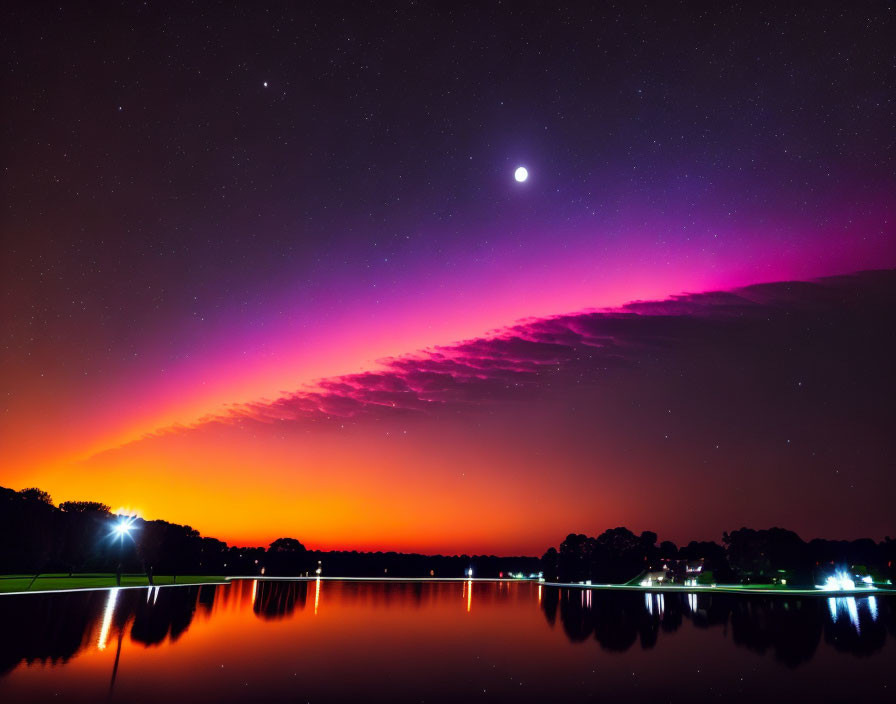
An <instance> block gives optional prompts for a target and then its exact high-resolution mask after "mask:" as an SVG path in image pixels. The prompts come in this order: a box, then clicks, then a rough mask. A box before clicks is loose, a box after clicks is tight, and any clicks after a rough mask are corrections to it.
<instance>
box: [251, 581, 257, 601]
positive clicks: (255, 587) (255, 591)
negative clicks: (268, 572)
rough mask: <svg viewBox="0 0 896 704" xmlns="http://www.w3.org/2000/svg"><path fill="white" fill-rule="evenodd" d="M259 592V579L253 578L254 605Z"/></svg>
mask: <svg viewBox="0 0 896 704" xmlns="http://www.w3.org/2000/svg"><path fill="white" fill-rule="evenodd" d="M256 594H258V580H257V579H253V580H252V606H255V595H256Z"/></svg>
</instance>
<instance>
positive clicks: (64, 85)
mask: <svg viewBox="0 0 896 704" xmlns="http://www.w3.org/2000/svg"><path fill="white" fill-rule="evenodd" d="M315 5H316V6H315ZM3 27H4V30H3V38H2V52H3V55H4V59H5V60H4V62H3V66H4V70H3V74H2V75H3V86H2V120H0V135H2V138H0V165H2V189H3V196H4V197H3V210H2V221H0V225H2V238H3V249H2V258H0V320H2V327H0V331H2V338H0V339H2V344H0V393H2V400H3V403H2V408H0V412H2V416H0V419H2V420H0V484H3V485H5V486H10V487H12V488H15V489H21V488H23V487H26V486H39V487H41V488H44V489H46V490H48V491H49V492H50V493H51V494H52V495H53V498H54V499H55V500H56V501H64V500H69V499H92V500H100V501H104V502H106V503H108V504H110V505H111V506H112V507H113V508H118V507H126V508H131V509H135V510H138V511H139V512H140V513H141V514H142V515H144V516H145V517H147V518H165V519H168V520H172V521H177V522H183V523H189V524H191V525H193V526H194V527H196V528H198V529H199V530H200V531H202V532H203V534H206V535H213V536H215V537H218V538H222V539H225V540H228V541H229V542H235V543H240V544H263V543H267V542H270V541H271V540H272V539H274V538H276V537H279V536H282V535H291V536H294V537H297V538H299V539H301V540H302V541H303V542H305V544H306V545H308V546H309V547H315V548H331V547H341V548H349V549H351V548H357V549H406V550H409V549H413V550H421V551H427V552H489V553H497V554H509V553H514V552H526V553H530V554H540V553H541V552H542V551H543V550H544V548H545V547H547V546H548V545H550V544H556V543H557V542H558V541H559V540H560V539H562V537H563V536H565V535H566V534H567V533H569V532H570V531H577V532H586V533H590V534H595V533H597V532H600V531H602V530H603V529H605V528H607V527H611V526H615V525H626V526H628V527H629V528H631V529H633V530H637V531H640V530H645V529H650V530H654V531H656V532H658V533H659V534H660V538H661V539H666V538H668V539H672V540H676V541H685V540H689V539H692V538H698V539H716V540H718V539H719V538H720V536H721V533H722V531H723V530H731V529H733V528H737V527H740V526H741V525H745V524H746V525H749V526H752V527H756V528H761V527H768V526H771V525H780V526H783V527H788V528H791V529H794V530H796V531H798V532H800V534H801V535H802V537H804V538H806V539H809V538H812V537H816V536H824V537H831V538H840V537H842V538H854V537H859V536H866V535H867V536H870V537H873V538H876V539H880V538H882V537H883V536H884V535H885V534H890V535H893V528H894V526H893V521H892V508H891V507H892V505H893V503H896V484H894V482H893V480H892V476H893V472H894V470H896V440H894V436H893V428H894V427H896V412H894V405H893V399H894V398H896V384H894V381H893V376H894V375H893V371H892V366H893V363H892V360H893V359H896V332H894V330H896V317H894V314H893V310H894V305H896V273H894V271H893V268H894V267H896V227H894V217H896V213H894V204H896V197H894V193H896V169H894V156H893V148H894V147H893V140H894V122H896V121H894V95H896V90H894V89H896V80H894V74H896V70H894V63H893V52H892V45H891V43H890V40H891V39H892V37H893V36H894V34H896V32H894V22H893V9H892V7H891V6H889V5H888V4H887V3H870V2H869V3H839V4H832V5H825V4H824V3H807V4H805V5H801V4H797V3H780V4H778V5H774V4H770V5H763V4H761V3H744V4H740V3H732V4H729V3H719V4H698V3H673V2H664V3H655V4H651V3H647V4H646V5H634V4H630V3H618V4H606V3H601V4H595V6H593V7H588V6H587V4H586V3H574V4H570V5H556V6H548V5H547V4H534V3H533V4H528V3H502V4H498V3H485V2H481V3H470V4H460V3H424V2H420V3H393V2H381V3H376V4H369V5H368V4H362V3H337V2H328V3H314V4H313V3H250V2H246V3H239V4H231V3H143V2H123V3H109V4H105V3H90V4H87V3H72V4H67V3H63V4H62V7H60V6H59V4H58V3H57V4H56V5H49V4H43V3H18V6H17V7H11V8H6V9H5V10H4V17H3ZM519 166H525V167H526V169H528V172H529V178H528V180H526V181H525V182H522V183H520V182H517V181H516V180H515V179H514V171H515V169H516V168H517V167H519ZM632 302H636V303H632Z"/></svg>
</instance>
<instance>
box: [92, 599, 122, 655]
mask: <svg viewBox="0 0 896 704" xmlns="http://www.w3.org/2000/svg"><path fill="white" fill-rule="evenodd" d="M117 600H118V587H115V588H114V589H110V590H109V597H108V598H107V599H106V610H105V611H104V612H103V625H102V626H101V627H100V637H99V640H97V642H96V647H97V649H98V650H105V649H106V641H107V640H108V639H109V629H110V628H111V627H112V614H114V613H115V602H116V601H117Z"/></svg>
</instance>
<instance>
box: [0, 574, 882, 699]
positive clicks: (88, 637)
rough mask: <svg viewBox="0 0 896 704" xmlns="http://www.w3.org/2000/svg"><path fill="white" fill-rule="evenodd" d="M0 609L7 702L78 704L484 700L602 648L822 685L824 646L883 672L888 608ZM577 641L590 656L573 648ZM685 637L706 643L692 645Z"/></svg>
mask: <svg viewBox="0 0 896 704" xmlns="http://www.w3.org/2000/svg"><path fill="white" fill-rule="evenodd" d="M474 590H475V592H476V604H477V608H476V609H473V608H472V606H473V592H474ZM461 615H463V616H464V618H459V616H461ZM0 616H2V617H3V620H4V623H5V624H6V625H7V629H8V632H9V636H10V637H7V638H5V639H4V641H3V651H2V659H0V672H3V671H8V672H7V674H6V675H0V693H2V694H3V695H4V696H8V698H9V700H14V701H43V700H45V699H46V698H49V697H51V696H53V694H54V693H57V692H59V693H63V694H67V696H68V697H69V699H74V700H79V699H89V698H91V697H101V696H105V695H106V693H107V692H108V691H109V688H110V686H111V687H112V689H113V693H114V697H113V698H114V700H119V701H136V700H140V699H141V698H145V697H147V696H153V697H155V696H159V697H163V696H166V695H169V696H170V694H171V693H170V692H165V690H164V685H163V684H161V683H162V682H177V683H179V684H178V687H179V689H178V692H177V694H180V695H183V696H185V697H186V698H187V699H189V700H190V701H202V700H203V698H204V697H205V698H207V699H208V700H209V701H212V700H214V701H227V700H229V699H236V698H237V694H241V693H244V692H246V691H249V692H251V696H253V697H259V698H265V697H269V698H277V697H279V696H282V695H283V692H285V691H286V692H292V691H296V692H302V694H303V696H307V697H313V696H314V695H317V696H316V697H314V698H321V697H324V698H326V697H325V696H324V695H325V694H326V693H327V692H331V691H338V692H339V693H340V694H341V695H343V696H345V695H346V693H348V694H351V695H352V696H358V697H363V696H364V694H363V683H365V682H370V681H376V680H377V678H381V679H382V678H386V679H388V678H389V677H392V676H395V677H397V676H399V671H400V673H401V674H400V677H401V678H402V686H403V687H404V688H405V689H404V690H403V691H421V692H422V691H432V688H433V687H436V689H437V690H438V691H444V692H452V693H453V694H452V696H458V697H463V696H471V691H467V690H465V689H463V687H464V686H465V685H464V682H472V681H474V680H475V681H477V682H485V683H486V686H485V688H486V689H489V688H491V689H492V690H493V691H495V692H496V693H497V694H496V698H497V696H498V695H499V694H500V695H501V696H504V695H507V696H509V695H510V694H514V695H516V696H518V695H519V692H524V693H526V696H528V694H530V693H532V692H541V693H549V692H551V691H553V689H552V688H553V687H554V686H555V684H556V678H557V677H558V675H557V673H566V674H565V676H566V677H569V678H571V679H570V681H575V682H581V681H583V680H582V677H583V675H582V672H590V671H591V669H592V668H593V666H594V658H595V657H598V658H600V657H601V656H600V655H599V653H600V652H602V651H611V652H624V653H626V658H625V661H624V662H623V661H620V662H619V663H618V664H614V663H615V661H612V660H605V659H601V668H602V672H603V673H604V675H605V676H606V677H607V678H608V681H613V680H614V678H616V677H618V678H619V686H623V685H624V682H625V680H624V670H625V669H626V668H627V667H637V663H638V662H640V660H641V659H642V658H643V657H646V656H647V653H648V651H654V650H655V651H656V654H655V655H650V657H657V658H660V659H662V661H663V662H668V663H670V664H671V663H677V666H678V667H681V668H684V669H687V668H688V667H690V665H689V663H690V659H691V658H693V657H697V655H696V653H697V652H702V653H703V655H701V656H700V657H702V658H705V657H706V653H707V652H712V653H715V654H716V655H717V656H718V658H719V662H718V664H717V665H718V668H719V674H718V677H719V678H723V676H724V673H726V672H727V673H729V674H730V673H731V671H732V668H736V667H739V664H738V663H741V661H742V660H743V658H744V657H745V655H744V652H746V653H753V654H751V655H749V658H750V659H749V660H748V663H747V664H748V666H749V667H758V668H766V669H767V668H769V667H771V668H775V667H780V665H781V664H784V665H786V666H788V667H796V666H799V667H800V668H806V674H807V676H808V673H810V672H811V673H812V676H813V677H821V678H822V681H823V680H824V678H825V677H826V676H832V675H826V674H825V673H824V668H821V669H819V667H820V666H819V664H818V663H819V662H824V663H826V665H825V666H824V667H828V668H830V667H831V666H832V664H833V665H835V666H836V667H834V668H833V670H831V672H835V671H837V668H847V670H848V668H849V667H852V665H850V663H854V662H855V661H854V660H848V661H843V660H841V659H837V660H831V657H832V656H833V655H834V654H835V653H837V652H844V653H863V654H866V655H869V656H872V655H874V656H875V658H876V659H875V658H872V659H871V660H870V661H869V663H871V664H870V665H869V667H870V666H871V665H873V664H874V663H879V662H882V661H881V659H880V658H877V657H876V654H878V653H881V654H882V653H884V652H890V651H891V650H892V648H893V643H892V639H890V638H888V635H887V629H888V628H892V626H893V623H894V604H893V601H892V599H889V598H886V597H880V596H878V597H867V598H858V599H855V598H852V602H850V598H847V599H839V600H838V599H834V598H832V599H830V600H828V599H803V600H800V599H786V598H780V597H779V598H755V599H748V598H738V597H731V596H724V595H708V594H685V593H682V594H669V595H665V596H664V595H661V594H646V595H641V594H629V593H622V594H620V593H611V592H592V591H591V590H581V589H558V588H554V587H547V586H544V585H542V584H538V583H532V582H488V581H478V580H475V579H465V580H457V581H449V582H437V581H414V582H398V581H396V582H367V581H360V580H359V581H336V580H326V579H310V580H301V581H276V580H275V581H267V580H244V581H235V582H233V583H231V584H226V585H210V586H203V587H185V588H155V589H121V590H115V589H113V590H107V591H96V592H82V593H68V594H55V595H33V596H31V595H29V596H23V597H2V598H0ZM587 641H591V642H592V644H593V643H594V641H596V644H597V645H599V646H600V647H599V648H594V647H586V648H583V647H582V645H583V644H584V643H586V642H587ZM701 641H703V644H704V646H705V647H702V648H698V649H697V650H694V649H693V648H694V646H695V645H696V644H698V643H699V642H701ZM732 647H736V648H738V650H732V649H731V648H732ZM744 647H745V651H741V650H739V649H740V648H744ZM822 651H824V657H820V656H821V655H822ZM763 654H768V657H765V656H764V655H763ZM816 655H818V656H819V657H816ZM396 657H398V658H399V659H398V660H396ZM881 657H882V658H884V659H886V656H885V655H881ZM629 661H630V662H629ZM22 662H25V663H29V664H30V665H32V666H31V667H23V666H21V663H22ZM399 662H401V663H404V666H401V665H399V664H397V663H399ZM408 662H412V663H416V665H413V666H412V667H407V664H408ZM435 662H438V663H439V664H440V665H439V670H438V672H446V673H448V672H457V673H460V672H471V673H472V674H469V675H466V678H465V679H461V680H458V681H457V682H451V683H446V682H445V681H443V680H441V679H440V678H439V676H438V674H437V672H436V674H433V672H434V671H431V670H430V669H428V668H429V664H430V663H435ZM626 662H629V665H626V664H625V663H626ZM732 663H734V664H732ZM874 666H875V667H876V665H874ZM703 667H704V669H705V665H704V666H703ZM346 668H349V671H350V673H351V675H350V677H349V675H348V674H347V672H348V671H347V670H346ZM470 668H472V669H470ZM844 671H845V670H844ZM773 672H774V669H772V670H769V673H770V676H771V675H772V674H773ZM630 676H631V675H630V674H629V677H630ZM347 677H348V678H349V679H346V678H347ZM434 677H435V679H433V678H434ZM496 678H497V679H496ZM503 678H506V680H505V679H503ZM576 678H577V679H576ZM190 682H196V684H195V687H194V685H190V684H184V683H190ZM719 682H720V685H719V686H721V682H722V679H720V680H719ZM191 687H194V688H192V689H191ZM513 687H517V688H519V687H524V689H523V690H519V692H518V691H517V690H516V689H513ZM184 688H186V689H184ZM197 688H198V689H197ZM284 688H286V689H284ZM294 688H295V689H294ZM358 688H361V689H358ZM407 688H410V689H407ZM386 689H387V690H388V687H386ZM212 694H214V697H212V696H211V695H212ZM570 694H572V692H570ZM206 695H208V696H207V697H206ZM436 698H438V697H436ZM524 698H525V696H524Z"/></svg>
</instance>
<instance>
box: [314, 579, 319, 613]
mask: <svg viewBox="0 0 896 704" xmlns="http://www.w3.org/2000/svg"><path fill="white" fill-rule="evenodd" d="M319 604H320V577H318V578H317V584H316V585H315V587H314V615H315V616H317V607H318V605H319Z"/></svg>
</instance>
